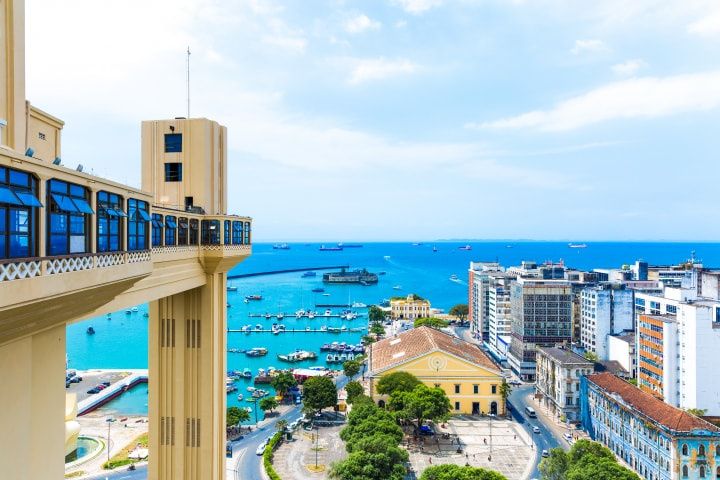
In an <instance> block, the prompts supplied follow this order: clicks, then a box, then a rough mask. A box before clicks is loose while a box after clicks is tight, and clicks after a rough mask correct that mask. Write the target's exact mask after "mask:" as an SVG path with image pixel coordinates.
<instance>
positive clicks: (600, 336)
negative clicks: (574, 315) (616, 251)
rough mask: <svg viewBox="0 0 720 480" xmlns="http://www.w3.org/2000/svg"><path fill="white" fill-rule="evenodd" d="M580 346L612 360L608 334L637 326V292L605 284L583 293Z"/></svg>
mask: <svg viewBox="0 0 720 480" xmlns="http://www.w3.org/2000/svg"><path fill="white" fill-rule="evenodd" d="M580 309H581V310H580V345H581V346H582V347H583V348H584V349H585V350H586V351H589V352H593V353H595V354H596V355H597V356H598V359H599V360H608V335H613V334H617V333H621V332H623V331H626V330H632V329H633V323H634V312H633V291H632V290H630V289H625V288H622V285H609V284H604V285H600V286H597V287H589V288H584V289H583V290H582V292H581V293H580Z"/></svg>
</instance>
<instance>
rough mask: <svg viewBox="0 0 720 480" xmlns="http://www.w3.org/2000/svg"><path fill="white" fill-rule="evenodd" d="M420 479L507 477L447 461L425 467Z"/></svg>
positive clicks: (495, 479) (499, 479) (500, 479)
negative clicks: (446, 462) (442, 463)
mask: <svg viewBox="0 0 720 480" xmlns="http://www.w3.org/2000/svg"><path fill="white" fill-rule="evenodd" d="M420 480H507V478H505V476H504V475H502V474H500V473H498V472H496V471H494V470H486V469H484V468H477V467H461V466H460V465H455V464H453V463H448V464H445V465H437V466H433V467H428V468H426V469H425V471H424V472H423V474H422V476H420Z"/></svg>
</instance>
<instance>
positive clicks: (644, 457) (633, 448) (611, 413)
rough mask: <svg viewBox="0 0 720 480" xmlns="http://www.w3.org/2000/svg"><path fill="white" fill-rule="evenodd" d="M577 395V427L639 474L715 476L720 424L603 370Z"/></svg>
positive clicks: (719, 469)
mask: <svg viewBox="0 0 720 480" xmlns="http://www.w3.org/2000/svg"><path fill="white" fill-rule="evenodd" d="M581 393H582V394H581V397H580V398H581V402H580V406H581V417H582V424H583V428H585V430H587V432H588V433H589V434H590V437H591V438H592V439H593V440H597V441H598V442H600V443H602V444H603V445H605V446H606V447H608V448H609V449H610V450H612V452H613V453H614V454H615V455H616V456H617V457H618V458H619V459H620V460H622V461H623V462H624V463H625V464H626V465H627V466H629V467H630V468H631V469H632V470H634V471H635V472H636V473H637V474H638V475H640V476H641V477H642V478H644V479H647V480H682V479H693V480H695V479H702V478H708V479H709V478H720V466H719V465H718V460H720V428H718V427H716V426H715V425H713V424H711V423H709V422H707V421H705V420H703V419H702V418H699V417H696V416H694V415H691V414H689V413H687V412H685V411H683V410H681V409H679V408H676V407H673V406H671V405H668V404H667V403H664V402H663V401H662V400H660V399H658V398H656V397H654V396H653V395H651V394H649V393H646V392H644V391H642V390H640V389H639V388H637V387H635V386H633V385H631V384H629V383H627V382H626V381H624V380H621V379H620V378H618V377H616V376H614V375H611V374H609V373H599V374H596V375H590V376H587V377H584V378H583V379H582V380H581Z"/></svg>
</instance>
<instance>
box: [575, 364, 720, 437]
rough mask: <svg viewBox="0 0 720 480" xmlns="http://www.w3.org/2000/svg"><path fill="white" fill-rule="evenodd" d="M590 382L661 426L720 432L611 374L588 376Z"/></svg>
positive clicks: (704, 421) (677, 429) (684, 430)
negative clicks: (617, 396)
mask: <svg viewBox="0 0 720 480" xmlns="http://www.w3.org/2000/svg"><path fill="white" fill-rule="evenodd" d="M587 378H588V380H589V381H591V382H592V383H594V384H595V385H597V386H598V387H600V388H602V389H603V390H605V391H606V392H609V393H616V394H618V395H619V396H620V397H621V398H622V399H623V400H624V401H625V403H627V404H628V405H630V406H632V407H633V408H634V409H636V410H638V411H639V412H640V413H642V414H643V415H645V416H647V417H649V418H651V419H653V420H654V421H656V422H657V423H659V424H660V425H664V426H665V427H667V428H669V429H671V430H674V431H676V432H690V431H692V430H698V429H700V430H708V431H711V432H720V428H718V427H716V426H715V425H713V424H712V423H710V422H707V421H706V420H703V419H702V418H699V417H696V416H695V415H691V414H689V413H687V412H686V411H684V410H681V409H679V408H677V407H673V406H672V405H668V404H667V403H665V402H663V401H662V400H660V399H658V398H655V397H654V396H652V395H650V394H649V393H647V392H643V391H642V390H640V389H639V388H637V387H636V386H634V385H631V384H629V383H628V382H626V381H625V380H622V379H620V378H618V377H616V376H615V375H613V374H611V373H607V372H605V373H597V374H595V375H588V377H587Z"/></svg>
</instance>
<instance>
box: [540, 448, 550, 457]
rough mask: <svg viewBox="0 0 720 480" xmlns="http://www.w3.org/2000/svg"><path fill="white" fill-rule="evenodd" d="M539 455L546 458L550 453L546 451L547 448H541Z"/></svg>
mask: <svg viewBox="0 0 720 480" xmlns="http://www.w3.org/2000/svg"><path fill="white" fill-rule="evenodd" d="M541 455H542V456H543V458H547V457H549V456H550V454H549V453H548V451H547V450H543V451H542V453H541Z"/></svg>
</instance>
